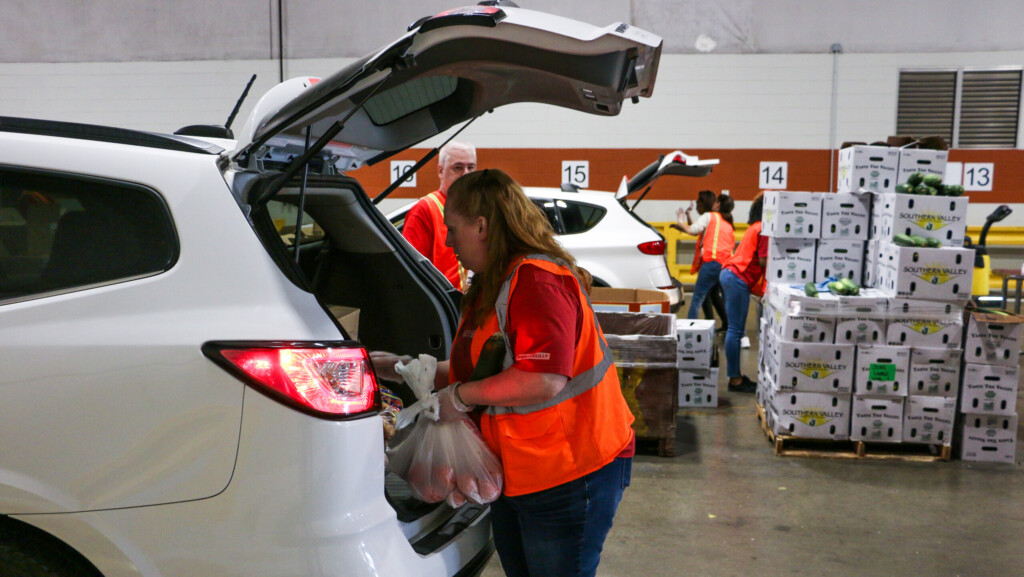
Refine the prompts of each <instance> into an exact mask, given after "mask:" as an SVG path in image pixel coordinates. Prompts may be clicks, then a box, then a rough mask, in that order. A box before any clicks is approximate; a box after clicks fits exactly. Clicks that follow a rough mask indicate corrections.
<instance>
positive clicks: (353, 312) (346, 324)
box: [327, 305, 359, 341]
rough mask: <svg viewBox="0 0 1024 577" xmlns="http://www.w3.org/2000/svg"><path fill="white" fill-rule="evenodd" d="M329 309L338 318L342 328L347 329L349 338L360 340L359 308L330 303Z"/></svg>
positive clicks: (346, 332)
mask: <svg viewBox="0 0 1024 577" xmlns="http://www.w3.org/2000/svg"><path fill="white" fill-rule="evenodd" d="M327 310H328V311H329V312H330V313H331V315H333V316H334V318H335V319H337V321H338V324H340V325H341V328H343V329H345V334H347V335H348V338H350V339H352V340H354V341H358V340H359V309H357V308H353V307H346V306H341V305H330V306H328V307H327Z"/></svg>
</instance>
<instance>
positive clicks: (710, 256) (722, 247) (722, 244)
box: [690, 212, 736, 274]
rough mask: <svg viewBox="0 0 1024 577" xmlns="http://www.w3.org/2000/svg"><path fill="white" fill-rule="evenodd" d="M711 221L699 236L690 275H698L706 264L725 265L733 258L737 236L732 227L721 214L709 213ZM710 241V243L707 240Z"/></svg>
mask: <svg viewBox="0 0 1024 577" xmlns="http://www.w3.org/2000/svg"><path fill="white" fill-rule="evenodd" d="M707 214H710V215H711V221H710V222H708V226H707V228H705V229H704V230H702V231H701V232H700V234H698V235H697V250H695V251H694V252H693V266H691V267H690V273H691V274H692V273H696V272H697V271H699V270H700V266H701V265H702V264H704V263H706V262H711V261H717V262H720V263H724V262H726V261H728V260H729V257H731V256H732V245H734V244H736V236H735V234H734V233H733V229H732V225H731V224H729V222H728V221H726V220H725V219H724V218H722V215H721V213H718V212H709V213H707ZM707 239H710V241H709V242H705V240H707Z"/></svg>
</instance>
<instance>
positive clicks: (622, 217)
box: [388, 151, 718, 312]
mask: <svg viewBox="0 0 1024 577" xmlns="http://www.w3.org/2000/svg"><path fill="white" fill-rule="evenodd" d="M717 162H718V161H701V160H699V159H698V158H697V157H693V156H688V155H686V154H684V153H682V152H679V151H675V152H672V153H669V154H667V155H662V156H660V157H659V158H658V160H656V161H654V162H653V163H651V164H650V165H648V166H647V167H645V168H644V169H643V170H641V171H640V172H639V173H637V174H636V176H634V177H633V178H632V179H629V180H628V181H627V180H625V179H623V183H622V185H621V186H620V187H619V190H618V191H617V192H604V191H598V190H588V189H580V188H578V187H576V186H574V185H572V184H563V185H562V187H561V188H543V187H524V188H523V191H524V192H525V193H526V195H527V196H528V197H530V199H531V200H532V201H533V203H534V204H535V205H537V207H539V208H540V209H541V210H542V211H544V214H545V215H547V217H548V221H549V222H550V223H551V227H552V228H554V229H555V232H556V233H558V240H559V242H561V243H562V246H564V247H565V248H566V250H568V251H569V253H570V254H572V255H573V257H575V258H576V261H577V263H578V264H579V265H580V266H581V267H583V268H585V269H587V271H588V272H590V274H591V275H592V276H593V277H594V286H599V287H612V288H640V289H656V290H661V291H664V292H665V293H667V294H668V297H669V304H670V305H671V308H672V311H673V312H675V310H677V309H678V307H679V306H680V305H681V304H682V302H683V300H682V297H683V289H682V284H681V283H680V282H679V281H678V280H677V279H675V278H673V277H672V275H671V274H670V273H669V269H668V262H667V260H666V253H667V245H666V244H665V237H664V236H662V234H661V233H659V232H658V231H657V230H656V229H655V228H654V227H652V226H651V225H650V224H648V223H647V222H646V221H644V220H643V219H642V218H640V217H639V216H637V215H636V213H635V212H633V209H634V208H635V207H636V204H637V203H638V202H639V201H640V200H642V199H643V196H644V194H646V191H647V190H649V189H650V186H651V185H652V184H653V183H654V181H655V180H657V179H658V178H660V177H662V176H667V175H671V176H705V175H707V174H710V172H711V167H712V165H713V164H717ZM636 193H639V194H636ZM634 195H636V196H637V197H638V198H636V199H633V198H631V197H633V196H634ZM413 204H415V201H413V202H412V203H410V204H408V205H406V206H403V207H402V208H400V209H398V210H395V211H393V212H391V213H389V214H388V220H390V221H391V222H392V224H394V225H395V226H396V227H397V228H399V230H401V228H402V225H403V224H404V219H405V214H406V213H407V212H408V211H409V209H410V208H412V205H413Z"/></svg>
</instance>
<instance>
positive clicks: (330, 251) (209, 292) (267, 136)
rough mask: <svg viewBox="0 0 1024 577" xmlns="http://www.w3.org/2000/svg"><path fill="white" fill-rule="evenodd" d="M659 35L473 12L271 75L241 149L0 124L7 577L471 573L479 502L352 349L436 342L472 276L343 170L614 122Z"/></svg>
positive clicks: (198, 139) (479, 534)
mask: <svg viewBox="0 0 1024 577" xmlns="http://www.w3.org/2000/svg"><path fill="white" fill-rule="evenodd" d="M660 51H661V39H660V38H658V37H656V36H654V35H651V34H648V33H646V32H644V31H642V30H637V29H634V28H632V27H630V26H628V25H626V24H616V25H612V26H609V27H606V28H597V27H593V26H590V25H587V24H584V23H581V22H577V21H574V20H567V19H564V18H559V17H554V16H551V15H548V14H543V13H540V12H532V11H528V10H519V9H516V8H504V7H500V8H499V7H494V6H488V7H470V8H465V9H460V10H456V11H450V12H445V13H443V14H441V15H438V16H436V17H432V18H428V19H424V20H422V21H420V22H417V23H416V24H414V25H413V26H412V27H411V28H410V30H409V31H408V32H407V33H406V34H404V35H403V36H402V37H401V38H399V39H398V40H397V41H395V42H394V43H392V44H391V45H389V46H387V47H385V48H384V49H382V50H380V51H378V52H376V53H374V54H372V55H370V56H367V57H365V58H362V59H359V60H357V61H355V62H354V63H352V64H351V65H350V66H348V67H346V68H344V69H342V70H340V71H338V72H336V73H335V74H333V75H331V76H329V77H327V78H323V79H322V80H319V81H316V82H314V81H313V79H307V78H302V79H294V81H288V82H285V83H283V84H281V85H278V87H275V89H272V90H271V91H270V92H268V93H267V94H266V95H265V96H264V97H263V98H262V99H261V100H260V103H259V104H258V105H257V106H256V107H255V108H254V112H253V114H252V115H251V116H250V119H249V122H248V123H247V125H246V127H244V128H243V129H242V130H241V131H240V133H239V135H238V137H237V138H235V135H234V133H233V132H232V131H231V130H229V127H230V122H228V123H227V124H228V127H224V126H221V127H211V126H192V127H186V128H185V129H182V130H180V131H179V132H178V133H177V134H173V135H169V134H155V133H149V132H140V131H134V130H125V129H121V128H115V127H102V126H90V125H83V124H73V123H67V122H57V121H50V120H36V119H23V118H7V117H0V350H2V351H3V354H0V407H3V418H0V439H2V443H3V449H2V450H0V575H17V576H19V577H44V576H45V577H150V576H158V575H159V576H165V577H172V576H173V577H214V576H216V577H231V576H236V577H250V576H256V575H258V576H260V577H293V576H297V575H303V576H309V577H328V576H330V577H371V576H372V577H399V576H405V575H419V576H424V577H452V576H456V575H457V576H460V577H471V576H473V575H477V574H479V573H480V572H481V571H482V570H483V568H484V567H485V566H486V565H487V563H488V559H489V557H490V556H491V554H492V552H493V545H492V541H491V533H490V509H489V507H488V506H486V505H481V504H466V505H464V506H462V507H459V508H458V509H453V508H451V507H449V506H448V505H447V504H445V503H443V502H442V503H424V502H421V501H419V500H417V499H416V498H414V497H413V496H412V494H411V491H410V490H409V487H408V485H407V484H406V483H405V482H404V481H402V479H399V478H397V477H396V476H395V475H393V474H390V473H389V472H388V471H387V467H386V461H387V459H386V454H385V442H384V423H383V421H382V417H381V407H382V404H383V403H385V402H390V401H389V400H390V399H393V397H394V396H397V397H399V398H401V399H402V400H403V401H404V402H405V403H408V402H409V401H410V400H411V398H412V397H411V391H410V390H408V387H405V386H403V385H402V384H400V383H387V382H382V381H379V380H378V379H377V378H376V377H375V374H374V372H373V370H372V366H371V365H370V363H369V360H368V352H367V351H368V350H390V351H400V352H402V353H406V354H412V355H417V354H430V355H432V356H434V357H436V358H448V356H449V353H450V346H451V341H452V337H453V335H454V332H455V329H456V323H457V321H458V308H457V304H456V301H455V299H456V298H458V297H460V296H461V293H459V294H453V293H457V291H454V289H453V288H452V287H451V285H450V284H448V282H447V281H446V280H445V279H444V277H443V276H442V275H441V274H440V273H439V272H438V271H437V269H436V268H434V267H433V266H432V265H430V264H429V263H428V262H426V259H424V258H423V257H422V256H420V255H419V254H418V253H416V251H415V250H414V249H413V248H412V247H411V246H410V245H409V244H408V243H407V242H405V239H403V238H402V237H401V235H400V234H398V231H396V230H395V228H394V227H393V226H392V225H391V223H389V222H388V221H387V219H386V218H385V217H384V215H382V214H381V213H380V211H379V210H377V208H376V207H375V206H374V205H373V203H372V201H371V200H370V198H369V197H368V196H367V195H366V193H365V192H364V191H363V188H362V186H361V185H360V183H359V182H358V181H357V180H356V179H355V178H352V177H351V176H348V175H347V174H345V171H348V170H354V169H356V168H358V167H359V166H363V165H366V164H373V163H376V162H381V161H383V160H385V159H387V158H389V157H391V156H392V155H394V154H396V153H398V152H400V151H402V150H405V149H407V148H409V147H411V146H414V145H416V144H418V143H420V142H422V141H424V140H425V139H428V138H432V137H434V136H435V135H436V134H438V133H440V132H443V131H446V130H448V129H449V128H452V127H455V126H456V125H460V124H462V123H465V122H468V121H470V120H472V119H474V118H477V117H479V116H481V115H483V114H485V113H486V112H487V111H489V110H492V109H494V108H495V107H498V106H502V105H506V104H512V103H516V102H541V103H547V104H552V105H556V106H561V107H564V108H569V109H574V110H579V111H584V112H589V113H593V114H599V115H606V116H610V115H614V114H617V113H618V112H619V110H620V107H621V106H622V103H623V101H624V100H631V99H634V98H638V97H640V96H649V95H650V94H651V92H652V90H653V86H654V80H655V76H656V71H657V68H658V61H659V56H660ZM288 227H291V229H290V230H291V231H301V232H300V234H298V235H297V236H295V235H293V234H289V233H288V231H287V230H285V229H287V228H288ZM306 231H308V234H305V232H306ZM356 319H358V322H356ZM384 387H387V388H389V389H390V390H391V391H392V392H393V393H394V395H386V393H385V391H384V390H383V388H384ZM386 399H387V400H386ZM396 404H397V403H396Z"/></svg>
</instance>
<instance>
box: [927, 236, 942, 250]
mask: <svg viewBox="0 0 1024 577" xmlns="http://www.w3.org/2000/svg"><path fill="white" fill-rule="evenodd" d="M924 245H925V246H926V247H928V248H939V247H941V246H942V241H940V240H939V239H937V238H931V237H927V238H925V239H924Z"/></svg>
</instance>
